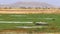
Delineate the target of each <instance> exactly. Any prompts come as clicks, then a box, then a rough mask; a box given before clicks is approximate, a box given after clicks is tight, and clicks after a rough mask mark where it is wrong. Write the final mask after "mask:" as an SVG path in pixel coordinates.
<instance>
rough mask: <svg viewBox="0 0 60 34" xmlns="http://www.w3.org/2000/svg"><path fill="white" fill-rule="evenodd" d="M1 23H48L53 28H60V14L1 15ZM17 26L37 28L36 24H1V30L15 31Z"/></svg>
mask: <svg viewBox="0 0 60 34" xmlns="http://www.w3.org/2000/svg"><path fill="white" fill-rule="evenodd" d="M48 18H49V19H48ZM0 21H15V22H47V23H48V24H50V26H51V27H52V26H54V27H59V28H60V14H0ZM15 26H35V24H34V23H32V24H25V23H24V24H22V23H10V24H9V23H1V22H0V29H13V28H16V27H15Z"/></svg>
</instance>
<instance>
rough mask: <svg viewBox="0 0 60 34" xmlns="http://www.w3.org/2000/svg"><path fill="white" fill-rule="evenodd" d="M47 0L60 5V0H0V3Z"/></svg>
mask: <svg viewBox="0 0 60 34" xmlns="http://www.w3.org/2000/svg"><path fill="white" fill-rule="evenodd" d="M22 1H23V2H46V3H48V4H52V5H56V6H60V0H0V4H11V3H15V2H22Z"/></svg>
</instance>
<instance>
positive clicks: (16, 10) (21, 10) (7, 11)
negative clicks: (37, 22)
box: [0, 9, 60, 14]
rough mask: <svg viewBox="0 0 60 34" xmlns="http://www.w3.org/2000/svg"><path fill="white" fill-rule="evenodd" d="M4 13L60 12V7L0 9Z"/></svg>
mask: <svg viewBox="0 0 60 34" xmlns="http://www.w3.org/2000/svg"><path fill="white" fill-rule="evenodd" d="M0 13H2V14H30V13H32V14H37V13H46V14H51V13H57V14H58V13H60V10H59V9H0Z"/></svg>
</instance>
